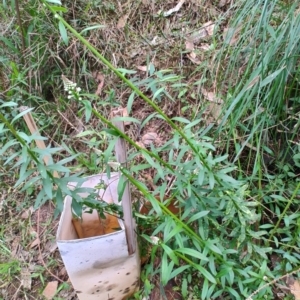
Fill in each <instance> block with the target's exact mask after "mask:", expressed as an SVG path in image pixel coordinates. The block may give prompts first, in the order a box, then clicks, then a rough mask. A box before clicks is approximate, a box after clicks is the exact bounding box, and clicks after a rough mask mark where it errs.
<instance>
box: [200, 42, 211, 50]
mask: <svg viewBox="0 0 300 300" xmlns="http://www.w3.org/2000/svg"><path fill="white" fill-rule="evenodd" d="M199 49H201V50H204V51H208V50H210V45H209V44H201V45H200V47H199Z"/></svg>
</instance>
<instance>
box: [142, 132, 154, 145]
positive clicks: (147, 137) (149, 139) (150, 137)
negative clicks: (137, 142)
mask: <svg viewBox="0 0 300 300" xmlns="http://www.w3.org/2000/svg"><path fill="white" fill-rule="evenodd" d="M157 137H158V135H157V133H155V132H148V133H146V134H144V135H143V137H142V142H143V144H144V145H145V146H149V145H150V144H152V143H153V142H154V141H155V140H156V139H157Z"/></svg>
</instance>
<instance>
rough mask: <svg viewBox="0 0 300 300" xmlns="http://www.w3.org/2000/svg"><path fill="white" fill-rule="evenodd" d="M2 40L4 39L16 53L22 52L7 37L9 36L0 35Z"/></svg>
mask: <svg viewBox="0 0 300 300" xmlns="http://www.w3.org/2000/svg"><path fill="white" fill-rule="evenodd" d="M0 41H2V42H3V43H4V44H5V45H6V46H7V47H8V48H10V50H12V51H13V52H14V53H15V54H20V51H19V50H18V49H17V48H16V47H15V46H14V45H13V43H12V42H11V41H10V40H9V39H7V38H5V37H3V36H0Z"/></svg>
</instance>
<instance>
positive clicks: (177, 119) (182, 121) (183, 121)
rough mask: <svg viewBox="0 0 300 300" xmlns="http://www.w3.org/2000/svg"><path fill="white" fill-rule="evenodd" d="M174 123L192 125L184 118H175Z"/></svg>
mask: <svg viewBox="0 0 300 300" xmlns="http://www.w3.org/2000/svg"><path fill="white" fill-rule="evenodd" d="M172 121H177V122H180V123H186V124H190V123H191V122H190V121H189V120H188V119H185V118H182V117H174V118H172Z"/></svg>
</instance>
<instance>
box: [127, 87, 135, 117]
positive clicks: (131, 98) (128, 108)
mask: <svg viewBox="0 0 300 300" xmlns="http://www.w3.org/2000/svg"><path fill="white" fill-rule="evenodd" d="M135 96H136V95H135V92H132V93H131V94H130V96H129V98H128V102H127V113H128V115H130V113H131V108H132V104H133V101H134V98H135Z"/></svg>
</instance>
